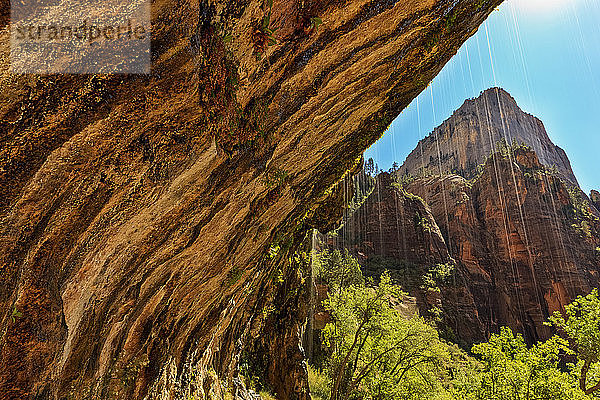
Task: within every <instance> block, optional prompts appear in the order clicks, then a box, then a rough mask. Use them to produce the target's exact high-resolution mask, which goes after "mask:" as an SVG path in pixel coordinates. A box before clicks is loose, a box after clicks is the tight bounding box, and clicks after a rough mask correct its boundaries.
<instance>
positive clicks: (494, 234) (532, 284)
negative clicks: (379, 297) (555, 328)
mask: <svg viewBox="0 0 600 400" xmlns="http://www.w3.org/2000/svg"><path fill="white" fill-rule="evenodd" d="M406 190H407V191H409V192H411V193H414V194H417V195H419V196H421V197H423V198H424V199H425V201H426V202H427V203H428V205H429V206H430V207H431V211H432V214H433V215H434V216H435V219H436V222H437V223H438V225H439V226H440V229H441V231H442V232H443V235H444V237H445V239H446V241H447V243H448V250H449V253H450V255H451V256H452V257H454V258H455V259H456V260H457V263H458V266H459V268H460V269H461V271H462V273H463V274H464V275H465V276H466V278H467V279H466V282H467V288H468V290H469V292H470V293H471V294H472V296H473V298H474V299H475V304H477V309H478V315H479V317H480V319H481V321H482V322H483V323H484V325H485V328H486V330H487V331H491V332H497V331H498V330H499V328H500V327H501V326H510V327H511V328H513V329H514V330H516V331H519V332H521V333H523V334H524V336H525V338H526V339H527V340H528V341H529V342H534V341H537V340H540V339H546V338H548V337H549V336H550V335H551V333H552V332H551V331H550V330H549V328H548V327H547V326H545V325H544V322H545V321H546V320H547V318H548V316H549V315H551V314H552V313H553V312H554V311H562V310H563V309H564V306H565V305H566V304H568V303H569V302H571V301H572V300H573V299H574V298H575V297H576V296H578V295H581V294H587V293H588V292H589V291H590V290H591V289H592V288H594V287H597V286H598V285H599V284H600V282H599V275H598V274H599V272H600V254H599V253H598V252H597V251H596V248H597V247H598V245H599V244H600V220H599V219H598V218H597V217H596V216H595V215H594V214H592V212H591V208H590V206H589V204H588V203H587V202H586V201H585V198H584V197H583V196H582V193H580V192H579V191H578V190H576V189H575V188H573V187H571V186H570V185H569V184H566V183H565V182H564V181H563V180H562V179H561V177H560V176H559V175H557V174H553V173H552V172H549V171H548V170H547V169H546V168H545V167H544V166H543V165H542V164H541V163H540V162H539V160H538V158H537V156H536V154H535V153H534V152H532V151H530V150H527V149H523V148H522V149H518V150H516V151H515V152H514V159H512V160H511V159H509V158H508V157H504V156H502V155H501V154H496V155H495V156H494V157H492V158H490V159H489V160H488V162H487V163H486V164H485V166H484V170H483V172H482V174H481V176H479V177H478V178H476V179H475V180H473V181H467V180H466V179H464V178H463V177H460V176H456V175H448V176H444V177H431V178H424V179H419V180H416V181H414V182H412V183H410V184H409V185H408V186H407V187H406Z"/></svg>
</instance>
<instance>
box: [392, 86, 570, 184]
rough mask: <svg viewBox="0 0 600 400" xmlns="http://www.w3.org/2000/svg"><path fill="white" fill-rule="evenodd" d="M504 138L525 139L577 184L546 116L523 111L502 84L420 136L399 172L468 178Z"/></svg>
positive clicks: (547, 162)
mask: <svg viewBox="0 0 600 400" xmlns="http://www.w3.org/2000/svg"><path fill="white" fill-rule="evenodd" d="M501 140H506V141H507V142H508V144H512V143H513V142H517V143H518V144H527V145H528V146H530V147H531V148H532V149H533V150H534V151H535V153H536V154H537V155H538V157H539V159H540V162H541V163H542V164H543V165H546V166H548V167H553V166H555V167H556V168H557V170H558V172H559V173H560V174H561V175H562V176H563V177H564V178H565V179H567V180H568V181H570V182H571V183H573V184H577V179H576V178H575V175H574V174H573V170H572V169H571V163H570V161H569V159H568V157H567V155H566V153H565V152H564V150H563V149H561V148H560V147H558V146H556V145H555V144H554V143H552V141H551V140H550V138H549V137H548V134H547V133H546V130H545V128H544V124H543V123H542V121H540V120H539V119H538V118H536V117H534V116H533V115H530V114H527V113H525V112H523V111H522V110H521V109H520V108H519V106H518V105H517V103H516V101H515V100H514V99H513V98H512V97H511V95H510V94H508V93H507V92H506V91H505V90H503V89H501V88H492V89H488V90H486V91H485V92H483V93H482V94H481V95H480V96H479V97H477V98H475V99H470V100H467V101H465V103H464V104H463V105H462V106H461V107H460V108H459V109H458V110H456V111H455V112H454V114H452V116H451V117H450V118H448V119H447V120H446V121H444V123H442V124H441V125H440V126H439V127H437V128H436V129H435V130H434V131H433V132H432V133H431V134H430V135H429V136H428V137H426V138H425V139H423V140H421V141H420V142H419V144H418V145H417V147H416V148H415V149H414V150H413V151H412V152H411V153H410V154H409V156H408V157H407V158H406V161H405V162H404V164H403V165H402V167H400V169H399V171H398V173H399V175H401V176H403V175H411V176H427V175H432V174H435V175H437V174H440V172H441V173H454V174H458V175H460V176H463V177H466V178H467V179H470V178H472V177H474V176H475V175H476V173H477V166H478V165H480V164H482V163H484V162H485V161H486V159H487V158H488V156H489V155H490V154H491V153H492V152H494V151H495V150H496V147H497V145H498V143H499V142H500V141H501Z"/></svg>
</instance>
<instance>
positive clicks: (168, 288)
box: [0, 0, 501, 400]
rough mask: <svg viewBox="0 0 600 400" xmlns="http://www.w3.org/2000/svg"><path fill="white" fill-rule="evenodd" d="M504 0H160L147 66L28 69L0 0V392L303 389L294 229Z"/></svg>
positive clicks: (299, 268) (321, 223) (331, 194)
mask: <svg viewBox="0 0 600 400" xmlns="http://www.w3.org/2000/svg"><path fill="white" fill-rule="evenodd" d="M500 2H501V0H486V1H481V2H478V5H477V6H475V5H474V4H473V1H470V0H457V1H448V0H415V1H411V2H409V3H406V2H400V1H367V0H349V1H346V2H340V1H335V0H330V1H319V2H316V1H287V0H285V1H283V0H274V1H273V2H263V1H254V0H248V1H230V2H225V1H211V2H209V1H205V0H201V1H196V2H194V1H187V0H158V1H155V2H152V73H151V74H150V75H144V76H142V75H137V76H136V75H64V76H63V75H48V76H38V75H14V74H10V73H9V68H8V64H7V63H8V62H9V60H10V57H9V51H10V46H9V43H10V40H9V37H10V32H9V29H8V13H7V10H8V9H9V4H8V3H9V2H8V0H2V4H1V6H0V9H1V10H3V11H4V12H3V13H2V14H0V52H1V57H0V64H1V66H2V68H1V72H0V74H1V79H0V93H1V94H0V132H2V135H1V138H0V274H1V276H2V279H1V280H0V310H1V313H0V320H1V321H2V322H1V325H0V326H1V329H0V398H2V399H8V400H12V399H33V398H36V399H65V398H69V399H83V398H102V399H124V398H127V399H149V400H151V399H165V398H188V397H190V398H192V397H198V398H213V399H221V398H224V397H228V393H232V392H239V393H244V390H242V389H240V388H239V386H240V384H243V379H242V378H241V376H242V375H243V372H244V371H246V372H247V373H249V374H253V376H254V374H256V376H259V377H260V379H261V381H262V382H263V383H264V385H265V386H266V387H268V388H269V389H270V390H271V391H272V392H274V393H276V394H277V397H278V398H280V399H308V396H309V394H308V387H307V375H306V369H305V364H304V363H303V360H304V354H303V350H302V348H301V347H300V345H299V342H300V340H299V336H300V335H299V330H300V329H299V327H300V325H301V323H302V322H303V320H304V319H305V317H306V309H305V307H306V306H305V305H306V301H305V300H304V299H305V292H306V290H305V283H303V282H305V278H306V270H305V269H304V267H303V264H302V262H301V260H302V257H301V253H302V251H301V249H300V247H299V246H300V244H301V243H302V241H303V240H304V237H305V233H306V232H307V231H308V230H309V229H311V228H313V227H321V228H323V229H325V227H326V226H327V225H328V224H329V223H331V221H332V219H335V218H337V214H336V213H335V212H332V209H334V208H335V207H332V204H338V205H339V204H340V203H339V199H340V198H339V197H337V194H338V193H339V190H338V186H337V182H338V181H339V180H340V179H341V178H342V177H343V176H344V175H345V174H346V173H347V172H348V171H351V170H352V169H353V168H354V166H355V165H356V164H357V163H358V162H359V160H360V157H361V154H362V152H363V151H364V150H365V148H367V147H368V146H369V145H370V144H371V143H373V142H374V141H375V140H376V139H377V138H378V137H379V136H380V135H381V134H382V133H383V131H384V130H385V128H386V127H387V126H388V125H389V124H390V123H391V121H392V120H393V119H394V118H395V117H396V116H397V115H398V114H399V112H400V111H401V110H402V109H403V108H404V107H406V106H407V105H408V104H409V103H410V102H411V101H412V99H413V98H414V97H415V96H416V95H417V94H418V93H420V92H421V91H422V90H423V89H424V88H425V87H426V85H427V83H428V82H429V81H430V80H431V79H432V78H433V77H434V76H435V75H436V74H437V73H438V72H439V71H440V70H441V68H442V67H443V66H444V64H445V63H446V62H447V61H448V60H449V59H450V58H451V57H452V56H453V55H454V54H456V51H457V50H458V48H459V46H460V45H461V44H462V43H463V42H464V41H465V40H466V39H467V38H468V37H469V36H471V35H472V34H473V33H474V32H475V31H476V29H477V27H478V26H479V25H480V24H481V23H482V22H483V21H484V20H485V18H486V17H487V16H488V15H489V13H490V12H491V11H492V10H493V9H494V8H495V7H496V6H497V5H498V4H499V3H500ZM268 15H270V18H269V19H268V20H269V21H270V24H271V25H270V28H272V29H269V31H273V30H275V29H276V38H275V39H276V43H273V41H269V40H265V39H268V38H266V37H265V36H264V35H265V32H266V31H265V30H264V29H263V30H262V31H261V26H263V25H261V24H263V21H265V17H267V16H268ZM316 17H318V18H320V19H321V20H322V21H323V24H321V25H320V26H319V27H318V29H311V28H310V27H311V20H312V19H314V18H316ZM261 35H262V36H261ZM268 42H272V43H271V44H272V45H270V46H268V45H267V46H263V45H264V44H265V43H268ZM336 202H337V203H336ZM297 260H300V261H297ZM242 367H243V368H242ZM238 389H239V390H238Z"/></svg>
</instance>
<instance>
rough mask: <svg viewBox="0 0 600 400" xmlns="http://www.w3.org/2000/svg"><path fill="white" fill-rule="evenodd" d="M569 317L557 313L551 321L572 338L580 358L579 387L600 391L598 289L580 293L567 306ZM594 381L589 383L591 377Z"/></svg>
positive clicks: (578, 368)
mask: <svg viewBox="0 0 600 400" xmlns="http://www.w3.org/2000/svg"><path fill="white" fill-rule="evenodd" d="M565 314H566V316H562V315H561V314H560V313H554V316H552V317H550V324H551V325H553V326H556V327H557V328H558V329H559V330H561V331H563V332H564V333H565V334H566V335H567V336H568V337H569V339H570V340H571V347H572V349H573V351H574V352H575V354H576V355H577V359H578V360H579V362H578V364H577V366H576V368H575V370H576V371H577V372H578V375H579V387H580V388H581V390H582V391H583V392H584V393H586V394H588V395H589V394H594V393H596V392H599V391H600V381H599V380H598V373H599V372H600V365H599V362H600V298H599V297H598V289H594V290H593V291H592V292H591V293H590V294H589V295H587V296H579V297H577V299H575V300H574V301H573V302H572V303H571V304H569V305H567V306H566V307H565ZM592 376H593V378H594V382H596V383H593V384H591V386H590V383H589V381H590V378H591V377H592Z"/></svg>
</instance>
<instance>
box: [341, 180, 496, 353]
mask: <svg viewBox="0 0 600 400" xmlns="http://www.w3.org/2000/svg"><path fill="white" fill-rule="evenodd" d="M393 182H394V180H393V179H392V176H391V175H390V174H389V173H386V172H383V173H381V174H379V175H377V177H376V180H375V187H374V189H373V191H372V193H371V195H370V196H369V197H368V198H367V200H366V201H365V202H364V204H362V205H361V207H359V208H358V209H357V210H356V211H355V212H354V213H353V214H352V215H351V216H350V217H349V218H348V219H346V220H345V221H344V225H343V226H342V227H341V229H340V230H339V232H338V235H339V236H340V237H341V238H343V239H340V240H338V241H337V243H336V245H337V246H340V245H342V246H344V247H346V248H348V249H349V250H350V251H351V252H352V253H353V254H354V255H356V256H357V257H358V259H359V261H360V262H361V264H362V265H363V267H364V268H363V271H364V272H365V273H366V274H367V275H374V276H378V275H379V274H380V273H381V272H382V271H383V270H384V269H386V270H389V271H390V272H391V273H392V276H393V277H394V278H395V279H397V280H398V281H400V282H401V283H402V285H403V287H404V289H405V290H407V291H408V292H409V294H410V295H411V296H413V297H415V298H416V299H417V305H418V306H419V309H420V311H421V313H423V314H427V313H428V312H429V311H430V310H431V308H432V307H437V308H439V309H440V310H441V311H442V314H443V315H444V325H445V326H444V328H448V329H451V331H452V339H457V340H458V341H464V342H470V343H472V342H476V341H480V340H484V339H485V338H486V336H487V330H486V329H487V328H488V327H487V326H486V325H485V324H484V323H483V321H481V320H480V318H479V311H478V308H477V306H476V304H475V301H476V299H474V298H473V296H472V294H471V292H470V288H469V286H468V285H469V284H468V281H467V280H468V275H465V274H464V272H463V270H462V269H460V268H458V267H457V266H456V265H455V263H456V262H455V260H454V259H453V258H452V257H451V255H450V253H449V247H448V244H447V243H446V240H445V239H444V237H443V235H442V232H441V231H440V228H439V226H438V224H437V223H436V215H435V214H432V210H431V209H430V207H429V206H428V205H427V204H426V203H425V202H424V201H423V199H422V198H420V197H418V196H415V195H413V194H411V193H408V192H407V191H405V190H404V189H403V188H402V187H400V186H399V185H397V184H395V183H393ZM434 211H437V210H434ZM438 265H448V266H450V267H453V268H454V270H453V271H452V275H451V276H450V277H447V279H446V282H441V283H440V287H439V288H438V289H440V291H439V292H438V291H437V290H429V289H433V288H428V287H425V286H424V283H425V282H424V280H423V277H424V275H425V274H428V273H430V270H431V269H434V268H435V267H436V266H438Z"/></svg>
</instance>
